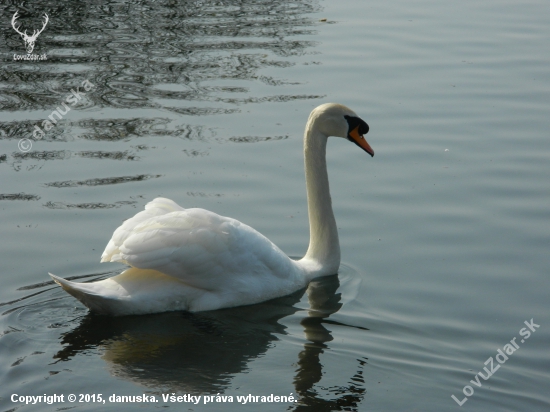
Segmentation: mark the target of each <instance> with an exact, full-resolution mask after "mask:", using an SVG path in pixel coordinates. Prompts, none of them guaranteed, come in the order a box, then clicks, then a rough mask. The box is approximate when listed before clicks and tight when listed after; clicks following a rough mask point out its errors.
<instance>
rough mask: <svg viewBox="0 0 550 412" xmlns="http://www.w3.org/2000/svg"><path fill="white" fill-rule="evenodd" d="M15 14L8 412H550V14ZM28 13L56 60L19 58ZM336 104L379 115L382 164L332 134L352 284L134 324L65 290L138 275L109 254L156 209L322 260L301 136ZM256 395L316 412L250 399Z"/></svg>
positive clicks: (340, 280)
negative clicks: (28, 399)
mask: <svg viewBox="0 0 550 412" xmlns="http://www.w3.org/2000/svg"><path fill="white" fill-rule="evenodd" d="M0 10H1V11H2V13H1V16H2V17H1V19H0V30H1V32H2V35H3V41H2V42H0V51H1V53H2V63H1V68H0V110H1V111H0V176H1V180H0V217H1V220H0V222H1V233H2V245H1V248H0V262H1V265H0V267H1V275H2V286H3V287H2V288H0V354H1V359H2V362H1V366H0V388H1V389H0V410H2V411H12V410H21V411H27V410H28V411H51V410H65V409H69V408H72V409H76V410H90V411H92V410H94V411H95V410H102V409H109V410H111V409H112V410H115V409H116V410H134V409H135V408H142V409H145V410H149V409H160V408H167V407H168V408H178V410H190V411H191V410H193V411H203V410H204V411H210V410H212V411H214V410H216V411H217V410H220V411H223V410H227V411H236V410H250V411H253V410H259V409H260V408H261V409H262V410H268V411H283V410H293V411H336V410H349V411H446V410H466V411H493V410H495V411H496V410H498V411H547V410H550V397H549V395H548V389H547V388H548V386H549V384H550V355H549V352H548V344H549V342H550V332H549V330H550V315H549V309H550V307H549V306H550V304H549V302H550V299H549V292H548V291H549V280H548V267H549V263H550V258H549V253H548V251H549V247H550V240H549V233H550V207H549V206H550V184H549V182H550V139H549V135H548V133H549V130H550V116H548V113H549V112H550V96H549V93H550V75H549V71H548V67H550V66H549V64H550V42H549V41H548V39H549V37H550V25H548V15H550V3H548V2H543V1H528V2H518V1H515V2H514V1H504V2H503V1H498V2H497V1H487V2H482V3H479V2H478V3H472V2H470V3H464V2H461V3H456V4H455V3H450V2H435V1H421V2H414V3H412V2H405V1H393V2H382V1H375V2H362V1H358V0H357V1H342V2H324V1H313V0H312V1H294V2H286V1H285V2H283V1H239V2H237V1H216V2H199V1H194V2H170V1H164V2H154V1H136V2H124V1H119V2H108V1H95V2H74V1H65V2H53V1H42V0H41V1H37V2H33V3H22V4H20V3H16V2H11V1H10V2H4V3H3V4H2V6H1V9H0ZM16 11H18V14H19V16H20V17H19V20H18V21H19V23H18V25H20V26H19V27H20V28H21V30H23V31H24V30H25V29H27V33H28V34H30V33H32V32H33V30H34V29H37V28H39V27H41V25H42V21H43V20H42V16H43V13H44V12H45V13H47V14H48V16H49V22H48V25H47V26H46V28H45V29H44V31H43V32H42V33H41V34H40V35H39V36H38V38H37V40H36V43H35V47H34V51H33V53H34V54H37V55H44V54H45V55H46V56H47V60H42V61H22V60H14V55H24V54H25V53H26V52H25V47H24V46H25V45H24V43H23V40H22V39H21V36H20V35H19V34H17V33H16V32H15V31H14V30H13V28H12V27H11V20H12V17H13V15H14V13H15V12H16ZM325 19H326V20H325ZM77 88H78V89H77ZM86 88H87V89H89V90H86ZM71 90H73V91H75V93H76V94H77V97H74V99H76V100H74V104H72V103H70V102H71V101H72V100H69V102H68V101H67V98H68V97H69V98H70V96H75V95H74V94H73V93H72V92H71ZM82 92H83V93H82ZM329 101H332V102H339V103H343V104H346V105H348V106H350V107H351V108H352V109H354V110H355V111H356V112H357V113H358V114H359V115H360V116H361V117H363V118H364V119H365V120H366V121H367V122H368V123H369V125H370V127H371V131H370V133H369V134H368V135H367V138H368V140H369V142H370V143H371V145H372V146H373V148H374V150H375V152H376V156H375V157H374V158H373V159H370V158H368V156H366V155H365V153H363V152H361V151H360V150H357V148H356V147H355V146H354V145H351V144H349V143H347V142H345V141H342V140H340V139H334V140H335V141H330V143H329V148H328V163H329V176H330V180H331V189H332V198H333V204H334V209H335V213H336V219H337V222H338V227H339V231H340V232H339V233H340V242H341V249H342V262H343V263H342V266H341V268H340V271H339V275H338V276H332V277H327V278H323V279H319V280H317V281H315V282H313V283H312V284H311V285H310V286H309V288H308V289H307V291H306V290H302V291H299V292H297V293H295V294H293V295H291V296H288V297H285V298H281V299H277V300H274V301H270V302H266V303H263V304H260V305H253V306H249V307H241V308H234V309H228V310H220V311H215V312H206V313H198V314H189V313H180V312H174V313H165V314H159V315H150V316H140V317H124V318H105V317H98V316H93V315H90V314H89V313H88V311H87V309H86V308H84V307H83V306H82V305H80V304H79V303H78V302H77V301H76V300H75V299H74V298H72V297H71V296H69V295H67V294H66V293H65V292H63V291H61V290H60V288H58V287H56V286H54V285H53V284H52V283H51V282H50V281H49V277H48V276H47V272H52V273H55V274H57V275H59V276H62V277H66V278H76V279H79V280H80V281H88V280H96V279H103V278H106V277H108V276H111V275H114V274H117V273H119V272H120V271H121V270H123V268H124V266H123V265H119V264H99V257H100V255H101V252H102V251H103V248H104V247H105V245H106V244H107V241H108V240H109V239H110V236H111V234H112V232H113V230H114V229H115V228H116V227H117V226H118V225H119V224H120V223H121V222H122V221H123V220H124V219H127V218H128V217H130V216H132V215H133V214H135V213H136V212H138V211H139V210H141V209H142V208H143V206H144V205H145V204H146V203H147V202H148V201H150V200H152V199H154V198H155V197H157V196H164V197H168V198H171V199H173V200H175V201H176V202H178V203H179V204H181V205H182V206H184V207H203V208H206V209H209V210H212V211H214V212H217V213H219V214H221V215H225V216H231V217H234V218H236V219H239V220H241V221H243V222H245V223H247V224H249V225H251V226H253V227H254V228H256V229H257V230H259V231H260V232H262V233H264V234H265V235H266V236H268V237H269V238H270V239H271V240H273V241H274V242H275V243H276V244H277V245H279V246H280V247H281V248H282V249H283V250H284V251H285V252H287V253H288V254H289V255H291V256H301V255H303V253H304V252H305V250H306V247H307V244H308V234H309V233H308V227H307V212H306V203H305V200H306V199H305V184H304V177H303V161H302V140H301V139H302V133H303V128H304V125H305V121H306V120H307V116H308V114H309V112H310V111H311V110H312V109H313V108H314V107H315V106H317V105H319V104H322V103H324V102H329ZM63 102H66V104H67V107H68V108H69V109H70V110H68V111H67V109H66V108H65V107H64V106H62V103H63ZM57 107H59V108H60V109H61V110H62V112H65V114H64V115H62V116H58V117H56V116H54V119H56V123H55V124H52V125H51V128H50V130H44V125H43V122H44V120H45V119H48V116H50V115H51V114H52V112H53V111H54V110H56V108H57ZM35 125H38V126H41V129H42V130H43V132H44V134H43V136H42V135H40V134H37V135H36V136H35V137H41V138H40V139H37V138H33V136H32V133H33V130H35V129H34V127H35ZM22 139H29V140H28V141H23V142H21V140H22ZM18 144H19V147H18ZM31 146H32V147H31ZM27 149H30V150H28V151H25V150H27ZM531 319H532V320H533V321H532V323H531ZM526 321H527V323H528V324H529V325H531V329H529V327H528V326H527V325H526V324H525V323H524V322H526ZM533 324H536V325H540V326H534V325H533ZM527 332H529V333H530V335H529V337H527ZM510 341H512V342H513V343H515V344H516V345H517V346H513V344H512V343H510ZM506 345H508V346H506ZM498 350H501V351H503V352H502V353H504V354H505V355H506V352H507V356H506V358H507V359H505V357H504V355H501V354H500V353H499V352H498ZM497 355H498V356H497ZM489 358H492V359H493V360H492V362H493V372H494V373H493V374H492V375H491V376H489V375H490V373H488V372H487V371H486V370H484V368H487V370H489V371H490V361H489ZM499 360H500V361H502V363H499ZM476 376H477V378H476ZM485 378H487V380H485ZM172 393H174V394H176V395H185V394H191V395H193V396H199V395H200V396H203V397H204V396H205V395H214V398H213V400H212V402H210V403H208V404H204V401H203V399H201V401H200V403H199V404H197V405H193V404H191V403H174V402H164V401H163V399H162V395H163V394H172ZM12 394H18V395H24V396H30V395H33V396H37V395H44V394H46V395H53V394H58V395H61V394H62V395H64V400H65V402H64V403H56V404H53V405H48V404H46V403H39V404H36V405H24V404H22V403H18V402H15V403H14V402H12V401H11V396H12ZM69 394H76V395H77V396H78V395H79V394H89V395H93V394H102V398H103V399H106V400H107V402H106V403H105V404H103V403H100V404H97V403H93V402H91V399H89V400H90V402H75V403H71V402H68V400H67V397H68V395H69ZM113 394H114V395H118V396H131V395H142V394H147V395H153V396H155V397H156V398H157V400H158V401H159V402H157V403H152V404H143V403H140V404H137V403H136V404H133V403H118V404H117V403H110V402H109V401H108V398H109V396H111V395H113ZM218 394H219V395H220V398H219V400H220V401H221V396H222V395H223V396H226V398H225V400H226V402H217V401H216V395H218ZM248 394H252V395H270V394H274V395H277V396H290V395H291V394H292V396H293V397H294V398H296V399H297V402H282V403H274V402H273V403H262V404H258V403H247V404H246V405H243V404H242V403H238V402H237V398H236V397H237V396H247V395H248ZM451 395H454V396H455V398H456V399H457V401H458V402H457V401H455V400H453V398H452V397H451ZM229 396H231V397H233V402H232V403H231V402H227V401H228V399H229V398H227V397H229ZM78 400H79V399H78V398H77V401H78ZM83 400H85V399H83ZM460 402H462V406H459V405H458V403H460Z"/></svg>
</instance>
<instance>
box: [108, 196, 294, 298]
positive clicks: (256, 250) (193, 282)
mask: <svg viewBox="0 0 550 412" xmlns="http://www.w3.org/2000/svg"><path fill="white" fill-rule="evenodd" d="M176 208H177V209H176ZM102 260H103V261H106V260H109V261H111V262H124V263H127V264H129V265H131V266H133V267H136V268H140V269H154V270H157V271H159V272H162V273H165V274H167V275H170V276H173V277H175V278H178V279H180V280H182V281H184V282H185V283H186V284H188V285H189V286H193V287H196V288H200V289H203V290H208V291H214V290H216V291H223V290H229V291H236V290H239V289H248V290H250V287H252V289H255V286H254V285H252V284H251V283H255V284H261V287H259V288H260V289H264V288H266V287H267V288H269V287H270V286H271V287H273V286H276V285H273V284H272V285H270V283H276V284H277V283H279V282H281V280H284V279H287V280H289V279H288V278H289V277H293V276H294V275H295V272H294V268H293V267H292V266H293V265H292V263H291V262H292V261H291V260H290V259H289V258H288V257H287V256H286V255H285V254H284V253H283V252H282V251H281V250H280V249H279V248H278V247H276V246H275V245H274V244H273V243H272V242H271V241H270V240H268V239H267V238H266V237H265V236H263V235H262V234H260V233H259V232H257V231H256V230H254V229H252V228H251V227H250V226H247V225H245V224H243V223H241V222H239V221H237V220H235V219H231V218H227V217H223V216H219V215H217V214H215V213H213V212H209V211H207V210H204V209H182V208H181V207H179V206H177V205H176V204H175V203H174V202H172V201H169V200H167V199H155V200H154V201H153V202H151V203H149V204H148V205H147V206H146V210H145V211H144V212H140V213H138V214H137V215H136V216H134V217H133V218H131V219H129V220H127V221H125V222H124V224H123V225H122V226H121V227H119V228H118V229H117V230H116V231H115V233H114V235H113V239H111V242H109V245H108V246H107V249H106V251H105V253H104V258H103V259H102ZM275 289H277V288H276V287H275Z"/></svg>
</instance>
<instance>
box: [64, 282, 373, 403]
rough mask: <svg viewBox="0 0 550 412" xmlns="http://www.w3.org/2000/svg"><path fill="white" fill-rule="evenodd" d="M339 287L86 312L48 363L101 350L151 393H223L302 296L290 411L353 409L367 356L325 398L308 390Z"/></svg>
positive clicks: (280, 330) (316, 285)
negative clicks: (215, 305) (197, 309)
mask: <svg viewBox="0 0 550 412" xmlns="http://www.w3.org/2000/svg"><path fill="white" fill-rule="evenodd" d="M339 286H340V282H339V279H338V276H337V275H333V276H326V277H323V278H318V279H315V280H313V281H312V282H311V283H310V284H309V286H308V288H307V290H300V291H298V292H296V293H294V294H292V295H289V296H285V297H282V298H278V299H274V300H271V301H268V302H264V303H261V304H257V305H251V306H241V307H237V308H231V309H223V310H218V311H212V312H201V313H189V312H168V313H163V314H157V315H144V316H143V315H142V316H127V317H106V316H97V315H92V314H89V315H87V316H85V317H84V318H83V319H82V321H81V323H80V325H79V326H78V327H76V328H75V329H74V330H72V331H70V332H68V333H67V334H65V335H64V336H63V339H62V344H63V345H64V348H63V349H62V350H60V351H59V352H58V353H57V354H56V355H55V356H54V358H57V359H59V360H68V359H69V358H71V357H73V356H75V355H77V354H78V353H79V352H82V351H87V350H93V349H94V348H99V349H100V350H101V351H102V353H103V356H102V358H103V359H104V360H105V361H106V362H107V364H108V366H109V370H110V373H111V374H112V375H114V376H117V377H119V378H122V379H125V380H129V381H132V382H134V383H136V384H139V385H142V386H145V387H147V388H150V389H151V390H152V391H153V393H155V390H161V391H162V392H163V393H165V392H167V391H177V392H180V393H189V394H192V395H199V394H216V393H223V391H225V390H227V389H228V388H229V387H230V385H231V380H232V378H233V377H234V376H235V375H237V374H239V373H243V372H246V371H247V369H248V363H249V362H250V361H252V360H254V359H256V358H259V357H261V356H262V355H264V354H265V353H266V352H267V351H268V349H269V348H270V347H272V346H274V342H276V341H278V340H279V338H278V335H279V336H280V335H287V334H288V332H287V331H286V329H287V326H285V325H284V324H282V323H280V322H279V321H280V320H281V319H283V318H285V317H288V316H291V315H294V314H297V312H304V311H303V309H300V308H298V307H295V306H296V305H297V304H298V303H299V302H300V300H301V298H302V296H303V295H304V291H306V292H307V295H308V301H309V308H307V312H305V313H307V315H306V316H305V317H304V318H303V319H302V320H301V321H300V324H301V326H302V327H303V330H304V332H305V337H306V339H307V341H306V342H304V344H303V349H302V350H301V351H300V353H299V355H298V360H297V361H295V362H296V363H295V364H296V365H297V369H296V373H295V376H294V379H293V385H294V387H295V392H294V393H295V394H297V395H298V397H299V401H298V402H297V403H296V404H295V405H294V410H296V411H303V410H307V409H308V408H310V407H315V410H316V411H325V410H326V411H329V410H343V409H345V410H355V408H356V407H357V406H358V405H359V403H361V401H362V400H363V398H364V395H365V392H366V390H365V388H364V381H363V377H362V373H363V367H364V365H365V364H366V361H365V359H358V360H357V362H358V363H357V366H356V368H354V369H355V370H352V371H342V373H341V375H342V379H345V382H344V383H343V384H342V385H340V386H338V387H337V388H333V389H334V390H330V388H329V391H330V392H333V397H332V398H331V399H325V397H321V396H320V395H319V394H318V393H317V391H316V389H315V388H314V385H315V384H316V383H318V382H320V381H321V378H322V375H323V364H322V361H321V359H320V355H321V354H322V353H323V352H324V351H325V350H330V349H329V347H328V346H327V344H326V343H327V342H329V341H332V340H333V336H332V335H331V332H330V331H329V330H327V329H326V328H325V327H324V326H323V323H330V324H339V325H342V324H341V323H339V322H336V321H333V320H329V319H328V318H329V317H330V316H331V315H332V314H333V313H335V312H337V311H338V310H339V309H340V308H341V307H342V303H341V294H340V293H336V291H337V289H338V287H339ZM343 326H346V325H343ZM360 329H365V328H360ZM365 330H366V329H365ZM291 362H292V361H291ZM247 393H248V392H247ZM227 395H232V393H227ZM266 395H268V394H266ZM287 395H288V394H287Z"/></svg>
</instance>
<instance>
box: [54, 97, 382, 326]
mask: <svg viewBox="0 0 550 412" xmlns="http://www.w3.org/2000/svg"><path fill="white" fill-rule="evenodd" d="M368 130H369V127H368V125H367V124H366V123H365V122H364V121H363V120H361V119H360V118H359V117H357V115H356V114H355V113H354V112H353V111H352V110H350V109H348V108H347V107H345V106H342V105H340V104H334V103H327V104H323V105H321V106H319V107H317V108H315V109H314V110H313V111H312V112H311V114H310V116H309V119H308V122H307V125H306V130H305V134H304V158H305V171H306V185H307V200H308V212H309V225H310V242H309V248H308V250H307V253H306V255H305V256H304V257H303V258H302V259H301V260H298V261H295V260H292V259H290V258H289V257H288V256H286V255H285V254H284V253H283V252H282V251H281V250H280V249H279V248H278V247H277V246H275V245H274V244H273V243H272V242H271V241H270V240H269V239H267V238H266V237H265V236H263V235H262V234H260V233H259V232H257V231H256V230H254V229H252V228H251V227H250V226H247V225H245V224H244V223H241V222H239V221H237V220H235V219H231V218H229V217H224V216H219V215H217V214H215V213H213V212H209V211H208V210H204V209H184V208H182V207H180V206H178V205H177V204H176V203H174V202H173V201H172V200H169V199H164V198H157V199H155V200H153V201H152V202H149V203H148V204H147V205H146V206H145V210H144V211H142V212H140V213H138V214H137V215H135V216H134V217H132V218H131V219H128V220H126V221H125V222H124V223H123V224H122V225H121V226H120V227H119V228H118V229H117V230H115V232H114V234H113V237H112V239H111V240H110V241H109V244H108V245H107V247H106V248H105V251H104V252H103V255H102V256H101V261H102V262H123V263H126V264H128V265H130V266H131V268H129V269H127V270H125V271H124V272H122V273H121V274H120V275H117V276H114V277H112V278H109V279H105V280H101V281H98V282H93V283H74V282H70V281H67V280H65V279H62V278H60V277H58V276H55V275H52V274H51V273H50V276H51V277H52V278H53V280H54V281H55V282H57V283H58V284H59V285H60V286H61V287H62V288H63V289H65V290H66V291H67V292H68V293H70V294H71V295H73V296H74V297H76V298H77V299H78V300H80V301H81V302H82V303H84V305H86V306H87V307H88V308H90V310H91V311H93V312H97V313H101V314H106V315H113V316H118V315H131V314H146V313H155V312H165V311H172V310H188V311H192V312H197V311H204V310H214V309H220V308H226V307H233V306H240V305H250V304H254V303H258V302H262V301H265V300H269V299H273V298H276V297H279V296H284V295H287V294H290V293H292V292H294V291H296V290H298V289H301V288H303V287H305V286H306V285H307V284H308V282H309V281H310V280H311V279H313V278H316V277H319V276H325V275H332V274H335V273H337V271H338V267H339V265H340V245H339V242H338V231H337V228H336V221H335V220H334V214H333V212H332V204H331V199H330V193H329V183H328V176H327V167H326V156H325V153H326V145H327V138H328V136H338V137H343V138H347V139H348V140H350V141H352V142H354V143H356V144H357V145H358V146H359V147H361V148H362V149H364V150H365V151H366V152H367V153H369V154H370V155H371V156H374V151H373V150H372V149H371V147H370V146H369V144H368V143H367V141H366V140H365V139H364V137H363V135H364V134H365V133H367V132H368Z"/></svg>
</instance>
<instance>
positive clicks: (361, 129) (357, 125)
mask: <svg viewBox="0 0 550 412" xmlns="http://www.w3.org/2000/svg"><path fill="white" fill-rule="evenodd" d="M344 118H345V119H346V121H347V122H348V139H349V137H350V135H351V132H352V131H354V130H355V129H357V134H359V135H360V136H363V135H365V134H367V133H368V132H369V125H368V124H367V123H366V122H365V121H364V120H363V119H360V118H359V117H355V116H347V115H346V116H344Z"/></svg>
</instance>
